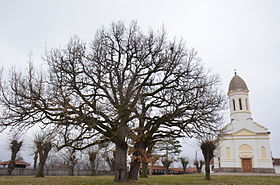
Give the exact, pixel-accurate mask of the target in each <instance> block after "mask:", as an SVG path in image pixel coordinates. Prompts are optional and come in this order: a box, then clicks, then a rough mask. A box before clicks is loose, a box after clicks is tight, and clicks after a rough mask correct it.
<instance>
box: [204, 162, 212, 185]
mask: <svg viewBox="0 0 280 185" xmlns="http://www.w3.org/2000/svg"><path fill="white" fill-rule="evenodd" d="M205 179H206V180H211V177H210V159H209V157H208V158H207V159H206V158H205Z"/></svg>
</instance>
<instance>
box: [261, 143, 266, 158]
mask: <svg viewBox="0 0 280 185" xmlns="http://www.w3.org/2000/svg"><path fill="white" fill-rule="evenodd" d="M261 150H262V159H266V154H265V147H264V146H262V149H261Z"/></svg>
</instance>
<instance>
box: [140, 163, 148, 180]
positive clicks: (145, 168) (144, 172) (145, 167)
mask: <svg viewBox="0 0 280 185" xmlns="http://www.w3.org/2000/svg"><path fill="white" fill-rule="evenodd" d="M148 164H149V163H148V162H143V163H142V171H141V175H140V177H141V178H148V174H149V170H148Z"/></svg>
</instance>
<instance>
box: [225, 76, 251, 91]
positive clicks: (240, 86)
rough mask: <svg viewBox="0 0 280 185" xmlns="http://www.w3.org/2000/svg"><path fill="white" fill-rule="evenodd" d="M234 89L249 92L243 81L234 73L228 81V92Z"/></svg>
mask: <svg viewBox="0 0 280 185" xmlns="http://www.w3.org/2000/svg"><path fill="white" fill-rule="evenodd" d="M236 91H239V92H240V91H241V92H249V90H248V88H247V85H246V83H245V81H244V80H243V79H242V78H241V77H240V76H238V75H237V74H235V75H234V76H233V78H232V79H231V81H230V83H229V88H228V94H229V93H232V92H236Z"/></svg>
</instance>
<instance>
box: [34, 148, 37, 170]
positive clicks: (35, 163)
mask: <svg viewBox="0 0 280 185" xmlns="http://www.w3.org/2000/svg"><path fill="white" fill-rule="evenodd" d="M37 160H38V151H36V152H35V153H34V164H33V169H34V170H35V172H36V169H37Z"/></svg>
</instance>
